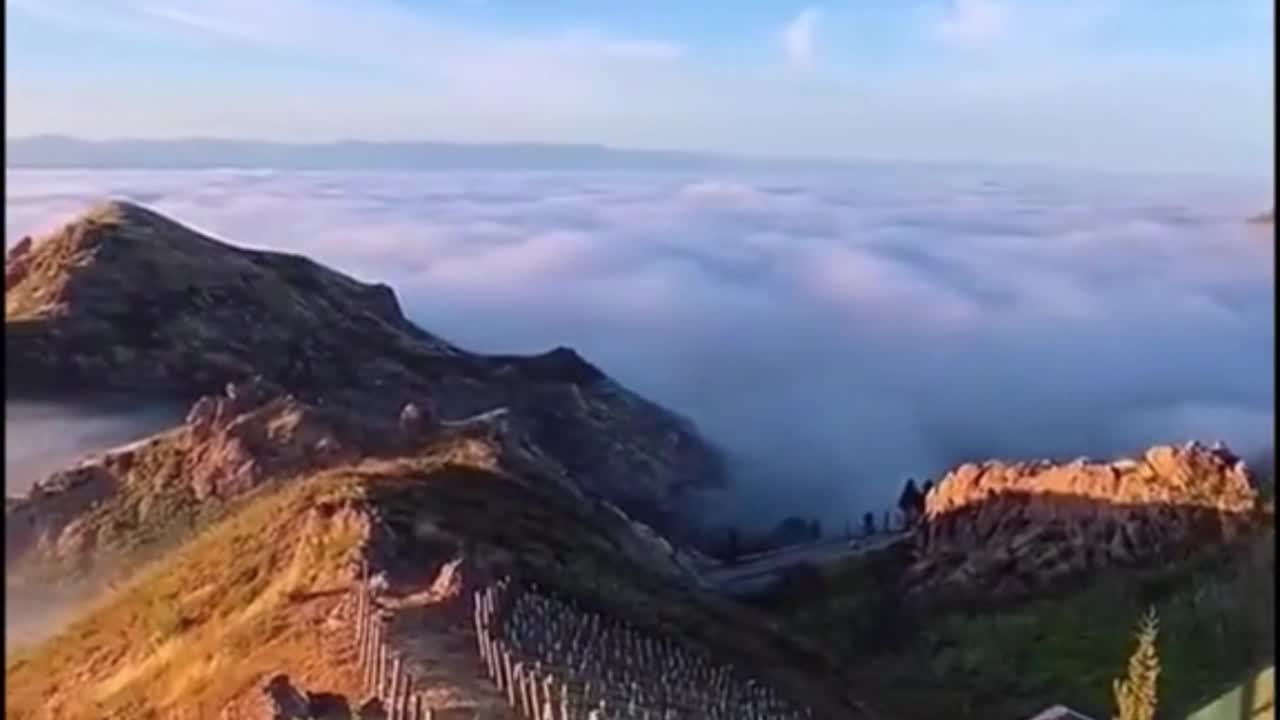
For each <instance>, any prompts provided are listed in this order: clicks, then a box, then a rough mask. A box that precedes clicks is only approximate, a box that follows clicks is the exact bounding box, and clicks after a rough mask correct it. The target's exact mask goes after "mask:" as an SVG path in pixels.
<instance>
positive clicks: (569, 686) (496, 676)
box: [474, 578, 813, 720]
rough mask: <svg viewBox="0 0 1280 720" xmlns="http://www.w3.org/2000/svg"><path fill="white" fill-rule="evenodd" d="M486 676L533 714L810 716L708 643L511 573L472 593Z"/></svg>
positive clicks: (696, 718) (536, 717) (556, 717)
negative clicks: (622, 618) (613, 614)
mask: <svg viewBox="0 0 1280 720" xmlns="http://www.w3.org/2000/svg"><path fill="white" fill-rule="evenodd" d="M474 623H475V631H476V645H477V650H478V652H479V654H480V660H481V663H482V664H483V666H484V670H485V671H486V672H487V673H488V675H489V678H490V679H491V680H492V681H493V682H494V683H495V684H496V685H497V687H498V689H499V690H500V691H501V692H503V693H504V694H505V695H506V698H507V702H508V703H509V704H510V705H511V706H512V707H513V708H514V709H515V710H516V712H517V713H518V714H519V715H520V716H521V717H525V718H530V719H531V720H615V719H621V718H635V719H636V720H811V718H812V717H813V715H812V712H811V711H810V710H808V709H805V708H799V707H796V706H794V705H792V704H791V703H789V702H787V701H786V700H784V699H783V698H781V697H780V696H779V695H778V694H777V693H776V692H775V691H774V690H773V689H772V688H770V687H768V686H767V685H766V684H764V683H761V682H760V681H758V680H757V679H755V678H751V677H748V676H746V675H744V674H743V673H740V672H738V671H736V670H735V669H734V668H732V667H730V666H727V665H723V664H719V663H716V662H714V661H713V660H712V659H711V658H710V657H709V656H708V655H707V654H706V653H704V652H702V651H699V650H696V649H693V648H691V647H689V646H686V645H684V644H682V643H679V642H677V641H675V640H672V639H671V638H658V637H654V636H651V635H648V634H645V633H642V632H640V631H638V630H637V629H635V628H633V627H629V626H627V625H626V624H623V623H619V622H617V621H615V620H612V619H610V618H607V617H605V616H602V615H599V614H596V613H592V612H587V611H584V610H582V609H580V608H578V607H576V606H575V605H574V604H573V603H571V602H566V601H564V600H561V599H558V598H555V597H551V596H549V595H546V594H543V593H540V592H539V591H538V590H537V588H536V587H533V586H531V587H529V588H521V587H518V586H516V585H515V584H514V583H513V582H512V581H511V580H510V579H509V578H508V579H504V580H502V581H500V582H498V583H495V584H493V585H491V586H489V587H486V588H485V589H483V590H478V591H476V592H475V595H474Z"/></svg>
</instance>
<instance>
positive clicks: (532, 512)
mask: <svg viewBox="0 0 1280 720" xmlns="http://www.w3.org/2000/svg"><path fill="white" fill-rule="evenodd" d="M395 465H396V464H395V463H389V464H386V465H383V466H381V467H378V468H377V471H376V472H373V473H371V474H370V476H369V477H368V478H366V479H367V480H369V486H368V492H369V496H370V498H371V499H372V500H373V501H374V502H375V504H376V505H377V506H378V507H379V508H380V509H381V510H382V511H383V513H384V518H385V519H386V521H387V522H388V524H389V526H390V528H391V529H392V531H393V532H394V533H395V535H396V536H397V537H399V538H401V539H402V547H400V548H399V549H398V554H399V555H400V556H401V557H402V559H405V560H407V561H409V562H410V563H413V562H417V563H418V564H425V563H427V562H430V561H431V560H434V561H436V562H438V561H439V559H440V558H439V557H438V556H437V557H435V558H430V559H429V557H428V556H430V555H432V554H437V553H439V548H441V547H442V546H449V545H453V544H455V543H457V544H460V545H461V546H462V547H464V548H466V551H467V552H468V553H469V554H470V555H471V556H473V557H480V558H484V559H485V560H487V561H488V562H489V563H492V564H494V565H498V566H502V565H505V566H507V567H508V568H509V569H511V570H513V571H515V572H516V573H518V574H521V575H524V576H526V577H529V578H532V579H535V580H537V581H538V582H539V583H540V584H541V585H543V586H544V587H551V588H555V589H557V590H558V591H560V592H563V593H566V594H568V595H571V596H573V597H575V598H577V599H579V600H580V601H583V602H585V603H587V604H588V605H594V606H596V607H598V608H599V609H600V610H603V611H605V612H607V613H608V614H610V615H612V616H615V617H620V618H624V619H626V620H627V621H629V622H631V623H634V624H637V625H639V626H641V627H644V628H647V629H648V630H649V631H650V632H654V633H661V634H666V635H671V636H675V637H682V638H686V639H688V640H690V641H692V642H696V643H699V644H702V645H704V646H705V647H708V648H710V649H712V650H713V651H714V652H716V654H717V655H718V656H719V657H721V658H725V659H730V660H732V661H735V662H737V663H739V664H741V665H744V666H748V667H751V668H752V669H753V670H755V671H756V672H758V673H760V674H761V676H762V677H764V678H765V679H767V680H769V681H770V682H772V683H774V684H775V685H777V686H778V687H780V688H782V689H784V691H787V692H789V693H791V694H793V695H794V696H796V697H801V698H817V697H829V698H837V697H840V696H843V694H844V692H843V690H844V689H843V688H842V687H841V685H840V683H839V680H838V677H837V674H836V673H835V672H833V670H834V667H835V666H834V665H831V664H830V663H829V662H828V659H827V658H826V657H824V656H823V655H822V654H820V653H819V652H818V651H817V650H816V648H814V647H813V646H811V645H809V644H806V643H804V642H796V641H794V639H789V638H787V637H786V636H785V635H784V634H783V633H781V632H779V628H778V627H777V626H771V625H770V623H769V621H768V618H765V617H762V616H760V615H758V614H756V613H754V612H750V611H746V610H743V609H742V608H738V607H735V606H733V605H730V604H727V603H722V602H718V601H717V600H716V599H714V598H709V597H704V596H701V595H696V594H693V593H691V592H689V591H685V590H682V589H680V588H677V587H673V584H672V583H671V582H670V581H669V580H667V579H665V578H662V577H659V576H656V575H654V574H651V573H649V572H646V571H645V570H643V569H642V568H641V567H640V566H638V565H637V564H635V563H633V562H629V561H627V560H626V559H625V557H623V554H622V553H621V552H620V550H619V547H618V546H617V545H615V544H614V542H613V540H612V539H611V536H612V534H613V533H614V532H616V531H614V530H610V529H608V528H607V527H606V526H605V525H603V524H602V522H601V521H600V519H599V518H592V517H588V516H584V515H582V514H581V513H580V512H578V511H576V510H575V509H573V508H572V507H570V506H568V505H566V504H562V503H559V502H557V501H556V499H555V497H554V496H546V495H543V494H541V493H535V492H534V491H532V490H530V489H528V488H523V487H520V486H518V485H516V484H515V483H512V482H510V481H508V480H506V479H504V478H502V477H501V476H500V475H498V474H495V473H491V472H484V471H480V470H475V469H470V468H458V467H446V468H440V469H437V470H434V471H430V470H428V469H426V468H423V467H421V466H417V467H415V465H417V464H416V463H401V464H399V466H398V467H395ZM428 472H429V473H430V474H429V475H428V474H427V473H428ZM464 538H465V540H464ZM415 548H416V550H417V552H420V553H421V555H422V557H421V559H419V558H416V557H415ZM837 705H838V706H839V707H834V706H833V707H831V708H828V712H831V713H835V715H836V716H838V717H858V715H857V714H856V713H854V711H853V710H851V708H850V707H849V706H847V705H843V704H841V703H839V702H837Z"/></svg>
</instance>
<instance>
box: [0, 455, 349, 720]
mask: <svg viewBox="0 0 1280 720" xmlns="http://www.w3.org/2000/svg"><path fill="white" fill-rule="evenodd" d="M357 493H358V490H357V489H355V488H354V487H353V486H352V485H350V484H343V483H340V482H335V481H332V480H325V481H319V480H318V481H316V482H310V483H302V484H298V485H294V486H290V487H288V488H286V489H284V490H280V491H276V492H274V493H271V494H268V495H264V496H262V497H260V498H259V499H258V500H257V501H256V502H253V503H251V504H249V505H248V506H247V507H245V508H244V509H243V510H242V511H241V512H240V513H238V514H236V515H234V516H233V517H231V518H228V519H227V520H225V521H223V522H220V523H218V524H216V525H214V526H212V527H210V528H209V529H208V530H206V531H205V532H204V533H202V534H201V535H199V536H198V537H196V538H195V539H193V540H192V541H191V542H190V543H189V544H187V545H186V546H184V547H183V548H181V549H180V550H179V551H177V552H175V553H174V554H172V555H171V556H169V557H168V558H166V559H165V560H163V561H161V562H159V563H157V564H156V565H155V566H153V567H151V568H149V569H147V570H145V571H143V572H142V573H141V574H140V575H139V576H137V577H136V578H135V579H134V580H133V581H132V582H130V584H129V585H128V586H127V587H125V588H123V589H122V590H120V591H119V592H117V593H116V594H115V595H114V596H113V597H112V598H110V599H108V600H107V601H105V602H104V603H103V604H102V605H101V606H99V607H98V608H96V609H94V610H92V611H90V612H89V613H87V614H86V615H85V616H83V617H82V619H81V620H79V621H78V622H76V623H74V624H73V625H72V626H71V627H69V628H68V629H67V630H65V631H64V632H63V633H61V634H60V635H58V636H56V637H54V638H53V639H52V640H50V641H49V642H46V643H44V644H42V645H40V646H39V647H37V648H34V649H32V650H29V651H26V652H23V653H20V654H18V655H16V656H14V657H10V658H7V659H6V666H5V705H6V707H5V716H6V717H8V718H14V719H15V720H16V719H18V718H39V717H52V716H57V717H65V718H77V717H84V718H110V717H129V718H151V717H155V718H159V717H171V716H173V715H172V714H171V713H173V712H174V711H175V710H177V709H179V708H182V709H184V711H185V712H187V713H192V712H195V714H193V715H192V717H197V716H198V717H211V716H214V715H216V712H217V709H218V708H221V707H222V706H223V705H225V704H226V703H227V702H228V701H229V700H231V699H232V698H234V697H236V696H238V695H241V694H243V693H244V692H245V691H246V690H249V689H251V688H255V687H256V686H257V685H259V684H260V683H261V682H262V679H263V677H264V676H265V675H266V674H268V673H272V672H275V671H278V670H280V669H282V668H287V669H288V670H289V672H290V673H291V674H293V675H294V676H295V677H297V678H299V679H301V680H303V681H304V682H307V681H310V682H313V683H316V684H318V685H321V686H324V687H327V688H331V689H334V690H336V691H343V690H351V689H354V688H353V687H352V685H351V683H352V680H353V678H350V677H347V676H345V674H344V673H343V672H342V668H341V666H339V668H338V671H337V672H335V671H334V669H333V663H332V662H331V661H330V660H331V658H333V657H334V655H335V653H339V652H342V651H344V650H345V644H344V642H343V638H342V637H341V632H336V631H331V628H329V627H328V626H326V625H325V623H324V622H323V620H324V619H325V618H326V617H327V616H328V615H329V614H330V613H332V612H333V611H334V609H335V607H336V606H337V604H338V602H340V601H341V600H342V599H343V595H342V594H341V593H340V592H335V591H340V590H341V589H342V588H343V587H344V580H343V578H342V575H341V573H342V568H343V567H344V564H345V561H346V559H348V557H349V556H350V553H351V552H352V551H353V550H354V549H355V548H356V547H357V545H358V544H359V542H360V541H361V540H362V536H363V532H362V530H361V527H360V524H359V523H358V522H351V520H352V517H351V515H350V514H339V515H334V516H333V517H331V518H329V519H324V518H323V517H322V514H321V513H319V512H317V511H315V510H314V509H315V508H317V507H329V508H334V507H336V506H337V505H339V504H341V503H343V502H345V501H348V500H350V499H351V498H353V497H355V495H356V494H357ZM196 711H198V712H196ZM177 716H178V717H181V715H177Z"/></svg>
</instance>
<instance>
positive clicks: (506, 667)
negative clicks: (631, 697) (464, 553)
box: [474, 578, 603, 720]
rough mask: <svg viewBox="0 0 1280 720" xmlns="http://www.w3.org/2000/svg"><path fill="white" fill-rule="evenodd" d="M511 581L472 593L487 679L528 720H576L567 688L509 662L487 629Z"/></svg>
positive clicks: (595, 718)
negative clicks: (473, 594) (528, 719)
mask: <svg viewBox="0 0 1280 720" xmlns="http://www.w3.org/2000/svg"><path fill="white" fill-rule="evenodd" d="M509 583H510V579H508V578H504V579H503V580H501V581H499V583H498V584H497V586H494V585H490V586H489V587H487V588H485V589H484V590H477V591H475V605H474V621H475V631H476V648H477V650H478V651H479V653H480V661H481V662H482V663H483V664H484V668H485V671H486V672H487V673H488V674H489V678H490V679H491V680H492V681H493V682H494V683H495V684H496V685H497V686H498V690H500V691H501V692H503V693H505V694H506V697H507V703H508V704H509V705H510V706H511V707H512V708H513V709H515V710H516V711H517V712H519V713H520V715H521V716H523V717H526V718H530V719H531V720H579V719H580V718H581V717H582V715H581V714H580V713H576V712H571V710H570V700H569V688H568V686H567V685H566V684H565V683H563V682H558V681H557V680H556V679H555V678H554V677H553V676H552V675H551V674H550V673H546V672H543V671H542V668H540V667H538V666H536V665H535V666H530V665H526V664H525V663H523V662H520V661H516V662H512V659H511V650H510V649H509V648H508V647H507V646H506V643H505V642H503V641H502V640H501V639H500V638H497V637H496V636H495V634H494V632H493V629H492V628H491V627H490V626H491V624H492V623H493V621H494V620H495V618H496V616H497V615H498V612H499V608H498V604H499V603H501V602H502V601H503V599H504V597H505V592H503V591H505V590H506V588H507V586H508V584H509ZM601 705H602V707H601V708H598V709H597V708H593V709H591V711H590V712H588V713H587V715H586V718H587V720H600V719H601V716H602V712H601V710H603V703H602V704H601Z"/></svg>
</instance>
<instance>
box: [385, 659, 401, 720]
mask: <svg viewBox="0 0 1280 720" xmlns="http://www.w3.org/2000/svg"><path fill="white" fill-rule="evenodd" d="M400 680H401V675H400V655H399V654H393V655H392V656H391V682H390V683H388V685H390V687H388V688H387V692H386V695H384V696H383V697H384V700H383V703H382V704H383V706H385V707H386V708H387V720H401V718H400V712H399V711H400V708H398V707H396V700H397V699H398V698H399V697H400Z"/></svg>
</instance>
